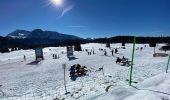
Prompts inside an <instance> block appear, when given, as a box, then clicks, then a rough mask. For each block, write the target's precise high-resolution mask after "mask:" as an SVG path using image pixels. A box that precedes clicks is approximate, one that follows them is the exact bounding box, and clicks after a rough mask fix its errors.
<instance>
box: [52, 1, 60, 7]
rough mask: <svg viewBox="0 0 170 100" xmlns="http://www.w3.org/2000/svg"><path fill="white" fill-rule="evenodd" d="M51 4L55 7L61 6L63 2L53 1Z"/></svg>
mask: <svg viewBox="0 0 170 100" xmlns="http://www.w3.org/2000/svg"><path fill="white" fill-rule="evenodd" d="M51 2H52V4H54V5H55V6H61V5H62V4H63V0H51Z"/></svg>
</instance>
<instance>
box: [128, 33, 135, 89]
mask: <svg viewBox="0 0 170 100" xmlns="http://www.w3.org/2000/svg"><path fill="white" fill-rule="evenodd" d="M135 43H136V37H135V36H134V39H133V50H132V63H131V67H130V80H129V85H130V86H131V84H132V72H133V64H134V53H135Z"/></svg>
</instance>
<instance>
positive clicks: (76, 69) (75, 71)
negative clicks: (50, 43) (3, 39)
mask: <svg viewBox="0 0 170 100" xmlns="http://www.w3.org/2000/svg"><path fill="white" fill-rule="evenodd" d="M87 71H88V70H87V67H86V66H81V65H80V64H75V65H73V66H71V68H70V78H71V80H72V81H75V80H76V79H77V77H82V76H85V75H86V74H87Z"/></svg>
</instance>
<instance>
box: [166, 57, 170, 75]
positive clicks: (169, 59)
mask: <svg viewBox="0 0 170 100" xmlns="http://www.w3.org/2000/svg"><path fill="white" fill-rule="evenodd" d="M169 61H170V55H169V57H168V63H167V67H166V73H168V67H169Z"/></svg>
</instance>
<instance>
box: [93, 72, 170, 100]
mask: <svg viewBox="0 0 170 100" xmlns="http://www.w3.org/2000/svg"><path fill="white" fill-rule="evenodd" d="M95 100H170V74H165V73H162V74H159V75H156V76H154V77H151V78H148V79H146V80H144V81H143V82H142V83H140V84H138V85H137V86H136V87H135V86H132V87H116V88H112V89H111V91H110V92H108V93H106V94H104V95H102V96H99V97H96V98H95Z"/></svg>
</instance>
